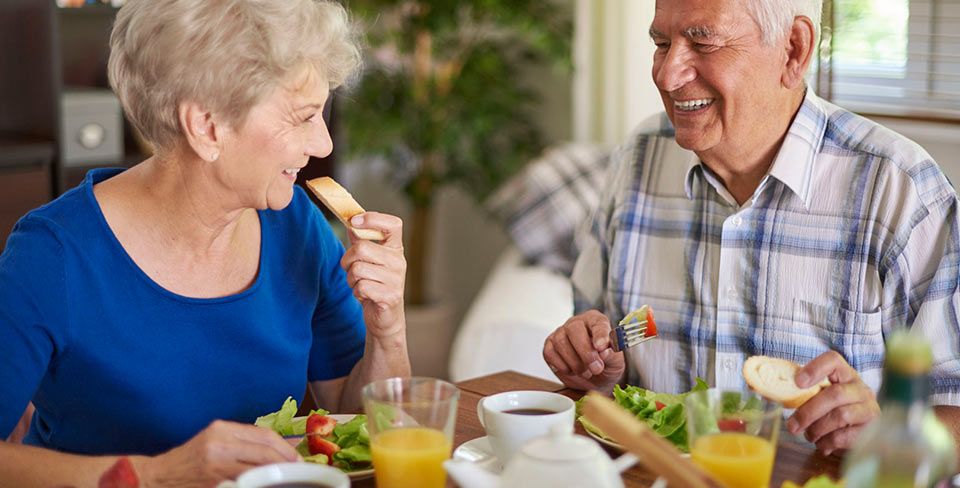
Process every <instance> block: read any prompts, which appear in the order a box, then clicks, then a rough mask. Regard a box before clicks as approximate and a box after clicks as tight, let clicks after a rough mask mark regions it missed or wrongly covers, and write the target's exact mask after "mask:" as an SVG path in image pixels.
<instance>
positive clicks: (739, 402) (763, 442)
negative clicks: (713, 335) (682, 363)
mask: <svg viewBox="0 0 960 488" xmlns="http://www.w3.org/2000/svg"><path fill="white" fill-rule="evenodd" d="M684 411H685V413H686V417H687V434H688V440H689V442H690V456H691V458H692V459H693V462H695V463H697V464H698V465H699V466H700V467H702V468H703V469H704V470H706V471H707V472H709V473H710V474H711V475H713V476H714V477H715V478H717V480H719V481H720V482H721V483H722V484H724V485H725V486H727V487H730V488H760V487H766V486H769V484H770V475H771V474H772V473H773V460H774V458H775V457H776V452H777V440H778V439H779V435H780V420H781V417H782V416H783V409H782V407H781V406H780V404H778V403H774V402H769V401H767V400H764V399H763V398H762V397H760V396H758V395H756V394H754V393H750V392H740V391H724V390H718V389H716V388H712V389H709V390H704V391H698V392H693V393H690V394H688V395H687V397H686V399H685V400H684Z"/></svg>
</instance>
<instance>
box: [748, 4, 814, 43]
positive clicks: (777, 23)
mask: <svg viewBox="0 0 960 488" xmlns="http://www.w3.org/2000/svg"><path fill="white" fill-rule="evenodd" d="M747 9H748V11H749V12H750V15H752V16H753V19H754V20H755V21H756V22H757V25H759V26H760V32H762V33H763V42H764V44H767V45H769V44H773V43H774V42H776V41H778V40H780V39H781V38H782V37H783V36H784V35H786V33H787V30H788V29H789V28H790V26H791V25H792V24H793V19H794V18H795V17H799V16H805V17H809V18H810V20H811V21H813V26H814V28H815V29H816V35H815V38H819V37H820V15H821V13H822V12H823V0H747Z"/></svg>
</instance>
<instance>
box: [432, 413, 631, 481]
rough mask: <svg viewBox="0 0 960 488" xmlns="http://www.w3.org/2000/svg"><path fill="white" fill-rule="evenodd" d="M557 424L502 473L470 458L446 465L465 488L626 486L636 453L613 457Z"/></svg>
mask: <svg viewBox="0 0 960 488" xmlns="http://www.w3.org/2000/svg"><path fill="white" fill-rule="evenodd" d="M556 427H558V428H553V429H551V430H550V434H548V435H546V436H543V437H538V438H536V439H533V440H531V441H530V442H528V443H527V444H524V446H523V447H522V448H520V452H519V453H517V455H516V456H514V457H513V459H511V460H510V462H509V463H507V465H506V466H505V467H504V469H503V473H501V474H500V475H499V476H498V475H496V474H493V473H492V472H490V471H488V470H486V469H484V468H483V467H481V466H479V465H478V463H474V462H470V461H463V460H452V459H451V460H448V461H445V462H444V463H443V466H444V468H446V470H447V472H448V473H450V476H451V477H452V478H453V479H454V480H456V482H457V483H459V484H460V486H462V487H463V488H528V487H537V486H544V487H549V488H563V487H583V486H591V487H597V488H622V487H623V480H622V479H621V478H620V472H621V471H623V470H625V469H627V468H629V467H630V466H633V464H634V463H636V462H637V458H636V457H634V456H633V455H632V454H629V453H628V454H624V455H622V456H620V457H619V458H617V459H616V460H615V461H614V460H611V459H610V457H609V456H607V453H606V452H604V451H603V449H601V448H600V446H598V445H597V443H596V442H594V441H593V440H591V439H588V438H586V437H584V436H581V435H574V434H573V433H572V432H570V429H569V427H567V428H563V426H556Z"/></svg>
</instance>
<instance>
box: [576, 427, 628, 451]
mask: <svg viewBox="0 0 960 488" xmlns="http://www.w3.org/2000/svg"><path fill="white" fill-rule="evenodd" d="M583 430H585V431H587V435H589V436H590V437H593V440H595V441H597V442H599V443H601V444H603V445H605V446H608V447H612V448H613V449H616V450H617V451H620V452H623V446H621V445H620V444H619V443H617V442H615V441H614V440H613V439H607V438H605V437H603V436H600V435H597V434H596V433H595V432H593V431H592V430H590V429H587V428H584V429H583Z"/></svg>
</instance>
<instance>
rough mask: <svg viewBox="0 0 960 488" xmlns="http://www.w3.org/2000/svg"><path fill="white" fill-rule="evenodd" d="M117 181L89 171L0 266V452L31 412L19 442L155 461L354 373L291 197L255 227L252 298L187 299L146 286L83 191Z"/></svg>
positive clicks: (299, 195) (322, 271) (309, 222)
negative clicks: (214, 427)
mask: <svg viewBox="0 0 960 488" xmlns="http://www.w3.org/2000/svg"><path fill="white" fill-rule="evenodd" d="M120 171H122V170H116V169H110V170H94V171H90V172H89V173H88V174H87V178H86V180H85V181H84V182H83V184H82V185H80V186H78V187H77V188H74V189H73V190H71V191H69V192H67V193H66V194H64V195H63V196H61V197H60V198H58V199H57V200H55V201H54V202H52V203H49V204H47V205H45V206H43V207H41V208H39V209H36V210H34V211H32V212H30V213H29V214H27V215H26V216H25V217H23V218H22V219H21V220H20V222H18V223H17V225H16V227H15V228H14V231H13V233H12V234H11V235H10V237H9V240H8V241H7V246H6V249H5V250H4V252H3V255H2V256H0V439H4V438H6V437H7V436H8V435H9V433H10V432H11V431H12V430H13V427H14V426H15V425H16V423H17V420H18V419H19V418H20V416H21V414H22V413H23V410H24V408H25V407H26V406H27V403H28V402H30V401H31V400H32V401H33V403H34V405H35V406H36V408H37V412H36V414H35V415H34V417H33V422H32V424H31V427H30V432H29V434H28V435H27V438H26V440H25V442H26V443H29V444H34V445H38V446H43V447H48V448H53V449H57V450H61V451H66V452H74V453H82V454H106V453H112V454H122V453H141V454H156V453H160V452H163V451H165V450H168V449H170V448H172V447H174V446H177V445H180V444H182V443H184V442H185V441H187V440H188V439H189V438H191V437H192V436H194V435H195V434H196V433H198V432H199V431H200V430H202V429H203V428H205V427H206V426H207V425H208V424H209V423H210V422H211V421H213V420H214V419H227V420H234V421H238V422H253V421H254V420H255V419H256V417H257V416H259V415H263V414H265V413H267V412H272V411H274V410H277V409H278V408H280V405H281V404H282V403H283V400H284V399H285V398H287V396H288V395H290V396H293V397H294V398H297V399H301V398H302V396H303V392H304V388H305V386H306V384H307V381H308V380H309V381H316V380H325V379H331V378H338V377H342V376H345V375H347V374H348V373H349V372H350V370H351V369H352V368H353V366H354V365H355V364H356V363H357V362H358V361H359V360H360V358H361V356H362V355H363V346H364V339H365V334H366V330H365V327H364V324H363V315H362V310H361V308H360V304H359V302H358V301H357V300H356V298H354V296H353V294H352V291H351V289H350V288H349V287H348V285H347V282H346V276H345V273H344V271H343V270H342V269H341V268H340V258H341V256H342V255H343V252H344V249H343V246H342V245H341V244H340V242H339V241H338V240H337V239H336V237H335V236H334V234H333V232H332V231H331V229H330V226H329V225H328V224H327V222H326V220H325V219H324V218H323V216H322V214H321V213H320V212H319V210H317V208H316V207H315V206H314V205H313V204H312V202H311V201H310V199H309V198H308V197H307V195H306V194H305V193H304V191H303V190H302V189H300V188H296V190H295V191H294V195H293V201H292V203H291V204H290V205H289V206H288V207H287V208H285V209H283V210H281V211H271V210H266V211H259V212H258V213H259V217H260V228H261V245H260V268H259V271H258V275H257V278H256V281H255V282H254V283H253V284H252V285H251V286H250V288H249V289H247V290H245V291H243V292H241V293H238V294H236V295H232V296H228V297H223V298H212V299H198V298H188V297H184V296H180V295H177V294H174V293H171V292H170V291H168V290H165V289H164V288H162V287H160V286H159V285H158V284H157V283H155V282H154V281H153V280H151V279H150V278H149V277H148V276H147V275H146V274H144V273H143V271H142V270H141V269H140V268H139V267H137V265H136V264H135V263H134V262H133V260H132V259H131V258H130V256H129V255H127V253H126V251H124V249H123V247H122V246H121V245H120V242H119V241H118V240H117V238H116V237H115V235H114V234H113V232H112V231H111V230H110V228H109V226H108V225H107V222H106V219H105V218H104V216H103V213H102V212H101V211H100V206H99V204H98V203H97V201H96V199H95V198H94V194H93V185H94V184H96V183H99V182H101V181H103V180H105V179H107V178H110V177H111V176H114V175H116V174H118V173H119V172H120Z"/></svg>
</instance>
